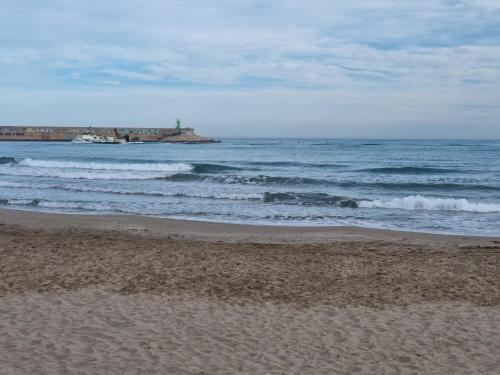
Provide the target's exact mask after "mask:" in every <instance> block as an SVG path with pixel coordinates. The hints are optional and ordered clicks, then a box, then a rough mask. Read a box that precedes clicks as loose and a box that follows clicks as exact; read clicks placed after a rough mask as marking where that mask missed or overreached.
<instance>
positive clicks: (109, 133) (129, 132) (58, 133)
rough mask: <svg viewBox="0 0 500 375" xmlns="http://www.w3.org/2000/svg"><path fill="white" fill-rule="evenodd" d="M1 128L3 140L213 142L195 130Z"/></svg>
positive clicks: (1, 139)
mask: <svg viewBox="0 0 500 375" xmlns="http://www.w3.org/2000/svg"><path fill="white" fill-rule="evenodd" d="M179 125H180V124H179V123H178V126H177V127H176V128H132V127H92V126H88V127H59V126H0V141H71V140H72V139H74V138H75V137H77V136H79V135H83V134H92V135H96V136H100V137H114V138H118V139H126V140H127V141H139V142H214V140H213V139H210V138H206V137H202V136H199V135H197V134H195V130H194V129H193V128H181V127H180V126H179Z"/></svg>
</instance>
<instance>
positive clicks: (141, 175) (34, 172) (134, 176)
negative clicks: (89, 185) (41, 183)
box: [0, 166, 165, 180]
mask: <svg viewBox="0 0 500 375" xmlns="http://www.w3.org/2000/svg"><path fill="white" fill-rule="evenodd" d="M0 174H3V175H11V176H33V177H57V178H68V179H86V180H151V179H155V178H161V177H165V173H160V172H140V171H135V172H134V171H130V172H127V171H105V170H102V171H98V170H94V171H93V170H74V171H72V170H62V169H50V168H31V167H16V168H12V167H9V168H4V167H3V166H0Z"/></svg>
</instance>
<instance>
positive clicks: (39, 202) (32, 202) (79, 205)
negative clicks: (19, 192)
mask: <svg viewBox="0 0 500 375" xmlns="http://www.w3.org/2000/svg"><path fill="white" fill-rule="evenodd" d="M0 204H3V205H10V206H29V207H41V208H52V209H76V210H83V211H108V212H113V211H114V212H125V211H121V210H117V209H114V208H112V207H111V206H108V205H106V204H102V203H92V202H81V201H49V200H43V199H0Z"/></svg>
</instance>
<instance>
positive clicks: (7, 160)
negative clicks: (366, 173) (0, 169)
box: [0, 156, 16, 164]
mask: <svg viewBox="0 0 500 375" xmlns="http://www.w3.org/2000/svg"><path fill="white" fill-rule="evenodd" d="M15 163H16V159H15V158H11V157H8V156H2V157H0V164H15Z"/></svg>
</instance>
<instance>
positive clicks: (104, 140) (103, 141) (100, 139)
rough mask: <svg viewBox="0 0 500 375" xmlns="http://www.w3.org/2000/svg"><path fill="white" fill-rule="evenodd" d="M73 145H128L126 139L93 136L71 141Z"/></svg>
mask: <svg viewBox="0 0 500 375" xmlns="http://www.w3.org/2000/svg"><path fill="white" fill-rule="evenodd" d="M71 142H73V143H99V144H119V143H126V141H125V140H124V139H116V138H113V137H107V136H106V137H102V136H99V135H93V134H81V135H78V136H76V137H75V138H73V139H72V140H71Z"/></svg>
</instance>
